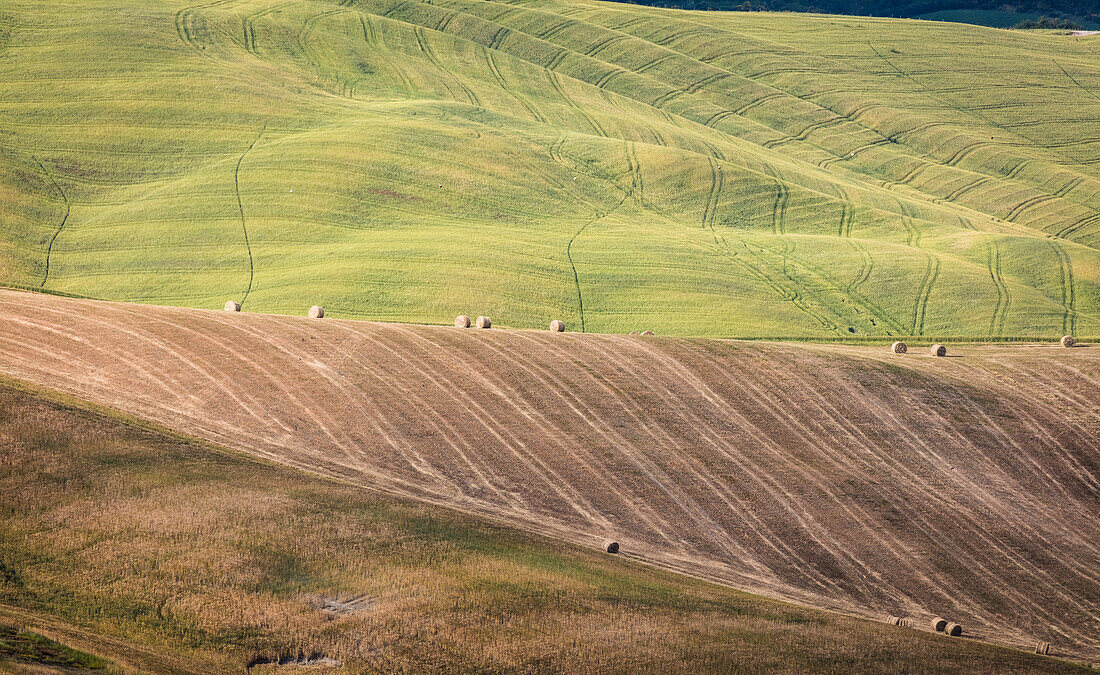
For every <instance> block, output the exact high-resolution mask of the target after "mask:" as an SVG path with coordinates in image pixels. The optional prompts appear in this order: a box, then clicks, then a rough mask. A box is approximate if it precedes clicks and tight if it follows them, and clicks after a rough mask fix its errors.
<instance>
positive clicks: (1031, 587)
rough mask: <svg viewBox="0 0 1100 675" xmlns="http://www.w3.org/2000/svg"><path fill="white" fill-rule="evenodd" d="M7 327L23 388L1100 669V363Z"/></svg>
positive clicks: (140, 323)
mask: <svg viewBox="0 0 1100 675" xmlns="http://www.w3.org/2000/svg"><path fill="white" fill-rule="evenodd" d="M0 326H2V329H0V374H3V375H6V376H9V377H15V378H19V379H22V380H25V381H28V382H32V383H35V384H37V385H40V386H47V387H50V388H54V389H57V390H60V391H62V392H65V393H68V394H70V395H75V396H78V397H80V398H82V399H86V400H89V401H91V402H93V403H95V404H99V405H104V406H109V407H111V408H113V409H116V410H119V411H122V412H124V413H128V414H133V415H137V416H139V417H142V418H144V419H147V420H150V421H152V422H154V423H156V424H160V425H163V426H165V427H168V428H171V429H174V430H177V431H179V432H181V433H184V434H189V435H193V436H196V437H199V438H202V439H205V440H207V441H211V442H215V443H219V444H222V445H225V446H227V447H229V448H232V449H235V450H241V451H244V452H247V453H250V454H251V455H253V456H255V457H259V458H263V459H266V460H269V461H274V462H277V463H280V464H285V465H289V466H293V467H297V468H300V469H305V470H307V471H310V472H313V473H316V474H321V475H323V476H328V477H332V478H338V479H340V480H342V481H344V482H347V483H350V484H352V485H359V486H366V487H370V488H374V489H377V490H381V491H384V492H387V493H390V494H393V495H397V496H400V497H402V498H413V499H416V500H419V501H421V502H426V503H430V504H436V505H441V506H447V507H449V508H453V509H458V510H460V511H464V512H466V513H468V514H472V515H475V516H479V517H482V518H487V519H490V520H493V521H496V522H501V523H505V524H507V525H509V526H516V527H519V528H521V529H524V530H526V531H529V532H534V533H537V534H541V535H548V536H550V537H553V538H556V539H560V540H565V541H568V542H572V543H574V544H580V545H584V546H589V547H598V546H599V545H600V542H601V541H602V540H603V539H604V538H605V537H613V538H615V539H617V540H618V541H619V542H621V544H622V552H623V555H624V556H626V557H628V558H632V559H636V560H641V561H644V562H646V563H649V564H651V565H654V566H659V567H663V568H666V569H669V570H674V571H678V572H684V573H688V574H691V575H695V576H699V577H704V578H706V579H709V580H712V581H717V582H720V583H723V584H728V585H731V586H734V587H737V588H740V589H743V590H748V591H751V592H756V593H761V594H764V595H768V596H770V597H773V598H779V599H784V600H791V601H795V602H798V603H801V604H805V605H813V606H818V607H824V608H829V609H835V610H839V611H843V612H847V613H851V614H856V615H860V616H865V617H874V618H879V619H885V617H886V616H887V615H894V616H903V617H908V618H910V619H911V620H912V621H914V622H915V625H916V626H917V627H920V626H925V625H927V622H928V619H930V618H931V617H932V616H934V615H942V616H945V617H950V618H952V619H954V620H959V621H961V623H962V624H963V625H964V626H965V629H966V631H967V634H968V635H969V636H971V637H977V638H980V639H982V640H987V641H991V642H996V643H1000V644H1004V645H1010V646H1016V647H1021V648H1025V649H1029V648H1031V647H1032V646H1034V644H1035V642H1036V641H1037V640H1044V641H1047V642H1050V643H1051V644H1052V649H1053V650H1054V653H1058V654H1060V655H1063V656H1074V657H1078V658H1084V659H1092V660H1096V659H1097V657H1100V642H1097V636H1098V635H1100V632H1098V631H1097V630H1096V628H1097V625H1096V621H1097V617H1098V616H1100V596H1098V589H1100V585H1098V584H1097V579H1098V577H1100V547H1097V540H1096V534H1097V532H1100V485H1098V483H1097V477H1098V476H1100V466H1098V461H1100V441H1098V439H1100V407H1098V405H1097V400H1096V396H1095V393H1096V391H1097V390H1098V387H1100V351H1098V350H1097V349H1096V348H1095V347H1085V348H1077V349H1063V348H1060V347H1057V346H1053V345H1012V346H954V345H953V346H952V347H951V349H950V353H949V356H948V357H947V358H934V357H932V356H929V355H927V353H926V351H925V349H923V348H920V349H918V348H916V347H914V348H913V349H912V351H911V352H910V353H909V354H907V355H894V354H890V353H888V350H886V349H885V348H883V347H859V346H842V345H798V344H763V343H756V342H744V341H741V342H737V341H720V340H711V339H700V338H695V339H684V338H662V337H634V336H616V335H580V334H574V333H565V334H561V333H550V332H547V331H538V332H536V331H502V330H476V329H469V330H462V329H457V328H444V327H431V326H411V325H403V324H382V323H370V322H358V321H341V320H329V319H324V320H310V319H305V318H294V317H285V316H274V315H261V314H250V313H244V314H237V313H229V312H211V311H204V310H194V309H182V308H171V307H151V306H141V305H134V304H125V303H104V302H94V301H87V300H79V299H67V298H59V297H54V296H50V295H42V294H30V293H22V292H16V291H0ZM120 462H121V463H120V464H118V466H120V467H121V466H129V462H128V461H122V460H120ZM43 471H46V469H43ZM47 473H48V472H47ZM58 475H60V474H58ZM46 478H48V475H47V476H46ZM46 478H43V480H45V479H46ZM57 480H58V481H60V482H61V483H60V484H66V483H65V481H67V480H69V479H64V480H62V478H58V479H57ZM120 480H121V481H122V482H120V483H119V485H127V484H129V482H128V481H126V480H122V479H120ZM134 490H136V493H135V494H142V492H141V488H140V487H135V488H134ZM92 492H93V493H94V494H100V493H98V492H96V491H94V490H93V491H92ZM123 531H128V530H125V528H124V529H123Z"/></svg>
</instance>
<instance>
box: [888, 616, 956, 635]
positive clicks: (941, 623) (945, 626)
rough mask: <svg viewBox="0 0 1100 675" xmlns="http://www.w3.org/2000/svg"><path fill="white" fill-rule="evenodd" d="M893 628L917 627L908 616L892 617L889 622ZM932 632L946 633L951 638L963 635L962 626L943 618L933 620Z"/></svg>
mask: <svg viewBox="0 0 1100 675" xmlns="http://www.w3.org/2000/svg"><path fill="white" fill-rule="evenodd" d="M887 623H889V624H890V625H891V626H905V627H906V628H913V627H914V626H915V624H914V621H913V619H912V618H910V617H907V616H892V617H890V618H889V619H888V620H887ZM932 630H933V631H935V632H936V633H944V634H946V635H950V636H951V637H958V636H960V635H962V630H963V629H962V626H961V625H959V624H957V623H954V622H952V621H948V620H947V619H944V618H942V617H939V616H937V617H936V618H935V619H932Z"/></svg>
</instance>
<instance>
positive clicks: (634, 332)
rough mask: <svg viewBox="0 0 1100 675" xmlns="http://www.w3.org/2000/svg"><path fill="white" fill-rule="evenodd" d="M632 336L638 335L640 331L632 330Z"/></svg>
mask: <svg viewBox="0 0 1100 675" xmlns="http://www.w3.org/2000/svg"><path fill="white" fill-rule="evenodd" d="M630 334H631V335H637V334H638V331H636V330H632V331H630Z"/></svg>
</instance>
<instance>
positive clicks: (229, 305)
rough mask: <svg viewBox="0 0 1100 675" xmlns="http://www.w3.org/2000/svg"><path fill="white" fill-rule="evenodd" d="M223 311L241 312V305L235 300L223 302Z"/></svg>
mask: <svg viewBox="0 0 1100 675" xmlns="http://www.w3.org/2000/svg"><path fill="white" fill-rule="evenodd" d="M225 311H227V312H239V311H241V303H239V302H237V301H236V300H226V301H225Z"/></svg>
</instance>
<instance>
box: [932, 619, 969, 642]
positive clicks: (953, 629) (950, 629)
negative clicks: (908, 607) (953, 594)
mask: <svg viewBox="0 0 1100 675" xmlns="http://www.w3.org/2000/svg"><path fill="white" fill-rule="evenodd" d="M932 630H934V631H935V632H937V633H943V634H944V635H950V636H951V637H958V636H960V635H962V633H963V627H962V626H960V625H959V624H957V623H955V622H954V621H948V620H947V619H944V618H942V617H938V616H937V617H936V618H935V619H932Z"/></svg>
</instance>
